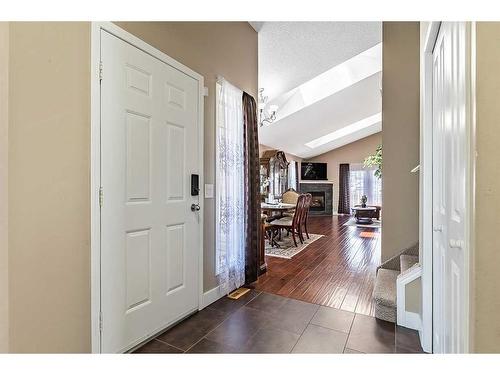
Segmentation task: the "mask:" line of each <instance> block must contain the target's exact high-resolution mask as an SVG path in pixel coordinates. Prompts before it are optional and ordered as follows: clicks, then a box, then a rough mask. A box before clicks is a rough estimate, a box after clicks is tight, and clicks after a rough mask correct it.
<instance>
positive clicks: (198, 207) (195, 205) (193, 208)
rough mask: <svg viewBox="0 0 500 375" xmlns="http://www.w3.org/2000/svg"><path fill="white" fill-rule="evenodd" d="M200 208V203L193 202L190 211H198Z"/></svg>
mask: <svg viewBox="0 0 500 375" xmlns="http://www.w3.org/2000/svg"><path fill="white" fill-rule="evenodd" d="M200 209H201V207H200V205H199V204H196V203H193V204H192V205H191V211H193V212H195V211H199V210H200Z"/></svg>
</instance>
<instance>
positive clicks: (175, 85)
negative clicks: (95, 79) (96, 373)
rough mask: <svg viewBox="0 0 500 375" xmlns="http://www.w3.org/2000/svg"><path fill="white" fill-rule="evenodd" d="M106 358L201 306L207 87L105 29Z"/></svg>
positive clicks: (103, 290)
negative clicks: (194, 186)
mask: <svg viewBox="0 0 500 375" xmlns="http://www.w3.org/2000/svg"><path fill="white" fill-rule="evenodd" d="M101 61H102V67H103V76H102V81H101V186H102V188H103V204H102V208H101V311H102V332H101V348H102V349H101V350H102V351H103V352H122V351H126V350H128V349H129V348H131V347H133V346H134V345H136V344H138V343H139V342H141V341H142V340H144V339H145V338H146V337H148V336H150V335H152V334H154V333H156V332H158V331H159V330H161V329H163V328H165V327H166V326H168V325H170V324H172V323H174V322H175V321H177V320H179V319H180V318H182V317H184V316H186V315H187V314H189V313H191V312H193V311H195V310H197V308H198V292H199V291H198V288H199V282H198V258H199V245H200V240H201V239H200V238H199V237H200V236H199V225H200V222H199V215H200V213H199V212H198V211H194V212H193V211H192V210H191V205H192V204H193V203H195V204H201V203H200V201H199V197H192V196H191V182H190V180H191V174H199V173H200V165H199V163H200V162H199V155H198V152H199V151H198V150H199V142H200V140H199V131H198V130H199V129H198V126H199V124H198V114H199V113H198V111H199V108H198V106H199V105H198V100H199V88H198V81H197V80H196V79H194V78H192V77H190V76H188V75H187V74H185V73H183V72H181V71H179V70H177V69H175V68H173V67H172V66H170V65H168V64H166V63H164V62H162V61H160V60H158V59H157V58H155V57H153V56H151V55H149V54H148V53H146V52H143V51H142V50H140V49H138V48H136V47H134V46H132V45H131V44H129V43H127V42H125V41H123V40H121V39H119V38H117V37H115V36H113V35H111V34H109V33H107V32H106V31H104V30H103V31H101Z"/></svg>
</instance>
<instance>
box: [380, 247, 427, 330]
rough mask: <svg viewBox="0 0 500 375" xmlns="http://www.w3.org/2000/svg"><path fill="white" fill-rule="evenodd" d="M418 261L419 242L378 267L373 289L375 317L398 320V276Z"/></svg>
mask: <svg viewBox="0 0 500 375" xmlns="http://www.w3.org/2000/svg"><path fill="white" fill-rule="evenodd" d="M417 263H418V243H417V244H415V245H413V246H411V247H409V248H407V249H404V250H403V251H401V252H400V253H398V254H396V255H395V256H393V257H392V258H389V259H388V260H386V261H385V262H384V263H382V264H381V265H380V266H379V267H377V278H376V279H375V288H374V290H373V299H374V302H375V317H376V318H378V319H382V320H386V321H388V322H393V323H395V322H396V316H397V313H396V310H397V302H396V284H397V279H398V276H399V275H400V274H401V273H404V272H408V270H409V269H410V268H411V267H413V266H414V265H415V264H417Z"/></svg>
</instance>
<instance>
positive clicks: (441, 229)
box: [432, 225, 443, 232]
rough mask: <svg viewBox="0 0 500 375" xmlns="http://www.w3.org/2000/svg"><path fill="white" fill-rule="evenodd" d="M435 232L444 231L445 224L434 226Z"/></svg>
mask: <svg viewBox="0 0 500 375" xmlns="http://www.w3.org/2000/svg"><path fill="white" fill-rule="evenodd" d="M432 230H433V231H434V232H442V231H443V226H442V225H436V226H435V227H434V228H432Z"/></svg>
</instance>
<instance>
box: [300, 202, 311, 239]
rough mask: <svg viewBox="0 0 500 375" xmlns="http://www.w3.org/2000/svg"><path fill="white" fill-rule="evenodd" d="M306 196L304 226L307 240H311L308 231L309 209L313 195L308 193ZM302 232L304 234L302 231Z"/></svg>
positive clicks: (303, 216) (303, 215)
mask: <svg viewBox="0 0 500 375" xmlns="http://www.w3.org/2000/svg"><path fill="white" fill-rule="evenodd" d="M305 196H306V201H305V206H304V212H303V214H302V225H303V226H304V232H305V233H306V237H307V239H309V232H308V230H307V219H308V218H309V209H310V208H311V203H312V194H311V193H307V194H305ZM300 231H301V232H302V229H301V230H300Z"/></svg>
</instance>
